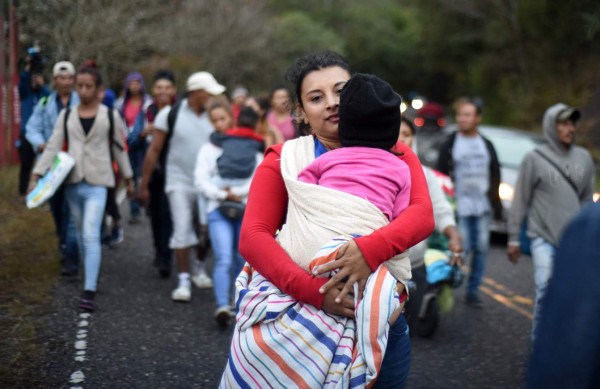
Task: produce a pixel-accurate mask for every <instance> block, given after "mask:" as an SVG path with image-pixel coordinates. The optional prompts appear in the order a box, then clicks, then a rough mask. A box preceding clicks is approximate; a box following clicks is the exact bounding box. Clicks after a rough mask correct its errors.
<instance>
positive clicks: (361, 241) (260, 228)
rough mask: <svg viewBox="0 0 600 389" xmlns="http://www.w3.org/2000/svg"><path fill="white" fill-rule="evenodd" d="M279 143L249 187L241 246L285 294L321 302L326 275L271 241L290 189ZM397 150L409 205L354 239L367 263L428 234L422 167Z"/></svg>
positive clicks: (375, 263)
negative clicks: (283, 172)
mask: <svg viewBox="0 0 600 389" xmlns="http://www.w3.org/2000/svg"><path fill="white" fill-rule="evenodd" d="M281 148H282V145H275V146H273V147H271V148H269V149H268V150H267V152H266V154H265V159H264V161H263V162H262V163H261V165H260V166H259V167H258V168H257V170H256V174H255V175H254V178H253V180H252V185H251V186H250V193H249V196H248V203H247V206H246V212H245V215H244V221H243V223H242V230H241V234H240V243H239V250H240V253H241V254H242V256H243V257H244V258H245V259H246V261H248V263H249V264H250V265H251V266H252V267H254V268H255V269H256V270H257V271H258V272H259V273H260V274H262V275H263V276H264V277H266V278H267V279H268V280H269V281H271V282H272V283H273V284H275V285H277V286H278V287H279V289H281V290H282V291H283V292H284V293H287V294H289V295H290V296H292V297H294V298H295V299H297V300H299V301H302V302H305V303H309V304H313V305H315V306H316V307H318V308H321V307H322V305H323V298H324V295H322V294H320V293H319V288H320V287H321V286H322V285H324V284H325V283H326V282H327V279H324V278H317V277H314V276H312V275H311V274H309V273H308V272H306V271H305V270H304V269H302V268H301V267H300V266H298V265H297V264H296V263H294V261H293V260H292V259H291V258H290V257H289V255H288V254H287V253H286V252H285V250H283V248H282V247H281V246H280V245H279V244H278V243H277V241H276V240H275V232H276V231H277V230H278V229H279V228H280V227H281V226H282V225H283V224H284V222H285V216H286V213H287V205H288V194H287V190H286V187H285V183H284V181H283V177H282V176H281ZM396 151H398V152H401V153H404V154H403V155H402V156H401V157H399V158H401V159H402V160H403V161H404V162H405V163H406V164H407V165H408V167H409V169H410V175H411V193H410V203H409V206H408V207H407V208H406V209H405V210H404V211H403V212H402V213H401V214H400V215H399V216H398V217H397V218H396V219H394V220H392V222H391V223H390V224H388V225H387V226H385V227H382V228H380V229H379V230H377V231H374V232H373V233H372V234H370V235H365V236H363V237H360V238H356V239H355V242H356V244H357V245H358V248H359V249H360V251H361V252H362V254H363V256H364V257H365V259H366V261H367V263H368V264H369V267H370V268H371V269H372V270H376V269H377V267H379V265H380V264H382V263H383V262H385V261H386V260H388V259H390V258H392V257H393V256H395V255H397V254H399V253H401V252H403V251H405V250H406V249H408V248H410V247H411V246H414V245H415V244H417V243H419V242H420V241H422V240H423V239H425V238H427V237H428V236H429V235H430V234H431V232H432V231H433V228H434V220H433V209H432V206H431V199H430V197H429V190H428V189H427V182H426V181H425V176H424V174H423V168H422V166H421V163H420V162H419V159H418V158H417V156H416V155H415V154H414V153H413V152H412V150H411V149H410V148H409V147H408V146H405V145H403V144H402V145H400V146H399V147H397V149H396Z"/></svg>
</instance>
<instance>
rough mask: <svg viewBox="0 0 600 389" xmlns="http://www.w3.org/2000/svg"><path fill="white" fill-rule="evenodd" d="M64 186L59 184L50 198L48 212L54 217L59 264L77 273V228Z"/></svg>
mask: <svg viewBox="0 0 600 389" xmlns="http://www.w3.org/2000/svg"><path fill="white" fill-rule="evenodd" d="M65 186H66V185H61V186H60V187H59V188H58V189H57V190H56V192H55V193H54V195H53V196H52V197H51V198H50V201H49V203H50V212H52V218H53V219H54V225H55V227H56V235H57V237H58V246H59V250H60V255H61V265H62V266H64V267H66V268H67V269H68V270H70V271H72V272H74V273H77V271H78V270H79V247H78V243H77V230H76V228H75V222H74V221H73V217H72V216H71V211H70V210H69V204H68V203H67V198H66V195H65Z"/></svg>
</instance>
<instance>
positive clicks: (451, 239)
mask: <svg viewBox="0 0 600 389" xmlns="http://www.w3.org/2000/svg"><path fill="white" fill-rule="evenodd" d="M444 235H446V236H447V237H448V250H450V252H451V253H452V257H451V258H450V264H451V265H457V266H461V265H462V238H461V236H460V233H459V232H458V229H457V228H456V227H455V226H448V227H446V229H445V230H444Z"/></svg>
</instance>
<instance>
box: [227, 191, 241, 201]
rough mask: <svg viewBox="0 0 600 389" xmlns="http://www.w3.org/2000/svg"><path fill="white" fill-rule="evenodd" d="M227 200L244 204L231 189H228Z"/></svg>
mask: <svg viewBox="0 0 600 389" xmlns="http://www.w3.org/2000/svg"><path fill="white" fill-rule="evenodd" d="M225 200H229V201H235V202H237V203H241V202H242V198H241V197H240V196H238V195H236V194H235V193H233V192H232V191H231V189H227V197H226V198H225Z"/></svg>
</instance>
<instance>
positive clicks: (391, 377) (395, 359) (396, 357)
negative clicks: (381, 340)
mask: <svg viewBox="0 0 600 389" xmlns="http://www.w3.org/2000/svg"><path fill="white" fill-rule="evenodd" d="M409 368H410V337H409V335H408V324H406V317H404V314H402V315H400V316H399V317H398V319H397V320H396V321H395V322H394V324H392V325H391V327H390V333H389V337H388V344H387V349H386V350H385V355H384V356H383V362H382V363H381V372H380V373H379V377H378V378H377V381H376V382H375V385H374V386H373V388H374V389H385V388H398V389H401V388H404V387H405V386H406V380H407V379H408V370H409Z"/></svg>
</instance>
